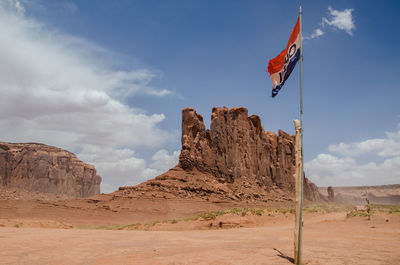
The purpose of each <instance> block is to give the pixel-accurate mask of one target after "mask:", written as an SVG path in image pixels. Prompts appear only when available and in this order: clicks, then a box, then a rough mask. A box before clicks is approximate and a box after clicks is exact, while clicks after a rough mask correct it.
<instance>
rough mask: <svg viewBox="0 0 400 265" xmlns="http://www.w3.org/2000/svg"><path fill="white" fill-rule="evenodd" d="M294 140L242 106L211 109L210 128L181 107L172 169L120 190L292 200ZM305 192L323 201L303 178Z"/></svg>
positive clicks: (197, 116)
mask: <svg viewBox="0 0 400 265" xmlns="http://www.w3.org/2000/svg"><path fill="white" fill-rule="evenodd" d="M294 141H295V138H294V136H292V135H289V134H287V133H285V132H284V131H281V130H279V133H278V135H276V134H275V133H273V132H266V131H264V129H263V127H262V126H261V120H260V118H259V116H257V115H252V116H250V117H249V116H248V112H247V109H245V108H232V109H227V108H214V109H213V111H212V116H211V126H210V129H209V130H206V128H205V126H204V122H203V117H202V116H201V115H199V114H197V113H196V110H195V109H192V108H186V109H184V110H183V111H182V149H181V154H180V157H179V164H178V165H177V167H175V168H173V169H171V170H170V171H168V172H166V173H165V174H163V175H161V176H159V177H157V178H155V179H154V180H150V181H148V182H145V183H143V184H141V185H138V186H136V187H122V188H120V190H125V192H128V190H137V191H141V192H144V193H146V192H150V193H151V192H152V191H155V190H157V191H163V192H166V193H171V192H172V193H174V194H178V195H179V196H186V197H190V196H194V197H196V196H200V197H204V198H205V197H210V196H211V197H212V196H216V197H218V198H230V199H232V200H264V201H268V200H271V199H274V198H275V199H276V198H278V199H279V198H280V199H283V200H292V197H293V191H294V177H293V174H294V172H295V157H294V155H295V154H294ZM304 194H305V198H307V199H309V200H319V199H322V198H323V196H322V195H321V194H320V193H319V192H318V188H317V186H316V185H315V184H313V183H311V182H310V181H309V180H308V179H305V181H304ZM158 195H159V194H156V193H153V194H152V196H158ZM163 196H167V195H166V194H164V195H163Z"/></svg>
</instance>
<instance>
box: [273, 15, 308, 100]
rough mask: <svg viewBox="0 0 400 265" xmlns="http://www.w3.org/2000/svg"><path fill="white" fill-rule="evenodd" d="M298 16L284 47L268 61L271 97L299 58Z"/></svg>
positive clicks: (287, 76)
mask: <svg viewBox="0 0 400 265" xmlns="http://www.w3.org/2000/svg"><path fill="white" fill-rule="evenodd" d="M300 38H301V36H300V17H299V18H298V19H297V22H296V25H295V26H294V28H293V30H292V34H290V38H289V41H288V43H287V45H286V48H285V49H284V50H283V51H282V52H281V53H280V54H279V55H278V56H276V57H275V58H274V59H272V60H270V61H269V63H268V72H269V74H270V77H271V80H272V84H273V85H274V88H273V89H272V97H275V96H276V95H277V94H278V92H279V90H280V89H281V88H282V86H283V85H284V84H285V81H286V80H287V79H288V78H289V76H290V74H291V73H292V71H293V69H294V67H295V66H296V63H297V61H298V60H299V58H300V46H301V39H300Z"/></svg>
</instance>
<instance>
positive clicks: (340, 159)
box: [305, 130, 400, 186]
mask: <svg viewBox="0 0 400 265" xmlns="http://www.w3.org/2000/svg"><path fill="white" fill-rule="evenodd" d="M328 151H329V152H331V153H335V154H319V155H318V156H317V157H316V158H314V159H313V160H311V161H309V162H307V163H306V164H305V168H306V172H307V174H308V176H309V177H310V179H312V180H313V181H315V182H316V183H317V184H318V185H322V186H329V185H333V186H338V185H341V186H345V185H348V186H350V185H379V184H393V183H400V130H399V131H397V132H387V133H386V137H385V138H377V139H368V140H365V141H361V142H354V143H348V144H347V143H339V144H335V145H329V146H328ZM362 156H363V157H364V160H365V157H368V158H369V159H368V160H369V161H367V162H360V161H362V160H361V157H362ZM382 159H383V161H381V162H377V161H380V160H382Z"/></svg>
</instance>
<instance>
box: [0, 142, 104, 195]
mask: <svg viewBox="0 0 400 265" xmlns="http://www.w3.org/2000/svg"><path fill="white" fill-rule="evenodd" d="M100 182H101V177H100V176H99V175H97V174H96V169H95V168H94V166H92V165H89V164H85V163H83V162H82V161H81V160H79V159H78V158H77V157H76V156H75V155H74V154H73V153H70V152H68V151H66V150H63V149H60V148H57V147H53V146H48V145H44V144H37V143H24V144H16V143H0V185H1V186H3V187H5V188H12V189H17V190H25V191H32V192H40V193H51V194H57V195H66V196H70V197H88V196H92V195H96V194H98V193H100Z"/></svg>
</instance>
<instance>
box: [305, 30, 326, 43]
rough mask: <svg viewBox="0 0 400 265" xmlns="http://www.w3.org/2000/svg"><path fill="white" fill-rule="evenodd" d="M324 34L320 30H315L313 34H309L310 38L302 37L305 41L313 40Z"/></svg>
mask: <svg viewBox="0 0 400 265" xmlns="http://www.w3.org/2000/svg"><path fill="white" fill-rule="evenodd" d="M324 34H325V32H323V31H322V29H320V28H317V29H315V30H314V32H313V34H311V35H310V36H304V39H305V40H308V39H315V38H318V37H321V36H322V35H324Z"/></svg>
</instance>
